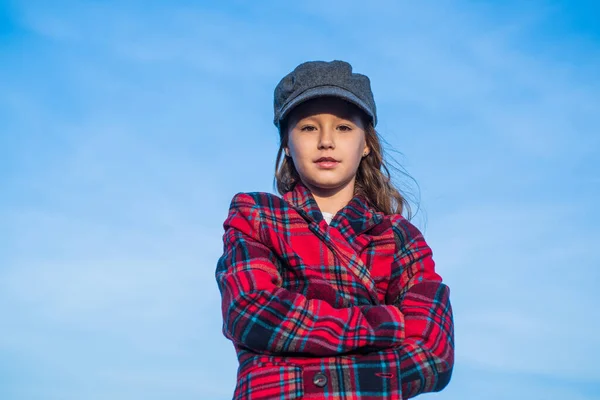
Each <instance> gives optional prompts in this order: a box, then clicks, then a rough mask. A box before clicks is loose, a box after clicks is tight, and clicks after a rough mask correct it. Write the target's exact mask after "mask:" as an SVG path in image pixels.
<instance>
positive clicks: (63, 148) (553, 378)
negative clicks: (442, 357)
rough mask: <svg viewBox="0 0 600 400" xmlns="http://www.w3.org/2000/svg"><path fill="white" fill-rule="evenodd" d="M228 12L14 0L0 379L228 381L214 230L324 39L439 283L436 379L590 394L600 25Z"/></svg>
mask: <svg viewBox="0 0 600 400" xmlns="http://www.w3.org/2000/svg"><path fill="white" fill-rule="evenodd" d="M228 7H229V6H228V5H224V4H223V5H220V6H207V5H203V6H198V5H190V4H189V3H188V4H183V3H179V2H175V3H173V4H171V5H169V7H164V6H160V5H158V4H145V5H143V6H142V5H140V4H134V3H128V4H127V5H124V4H117V3H111V2H108V3H106V2H104V3H92V2H79V3H75V2H64V3H61V4H60V5H57V4H54V5H53V6H52V7H50V6H49V5H47V4H45V3H42V2H37V3H31V2H28V3H27V4H24V3H23V4H14V5H13V8H12V10H11V12H12V15H13V22H14V23H13V25H14V26H15V27H16V28H15V31H14V32H11V35H12V36H9V37H10V38H11V40H12V43H14V45H13V46H11V45H10V43H11V42H8V44H9V45H8V46H4V48H5V49H6V52H3V55H2V56H0V57H2V59H3V60H6V61H8V62H6V63H5V67H6V68H3V71H2V72H1V73H0V76H1V77H2V78H5V79H3V81H6V87H5V90H3V91H2V93H0V104H1V105H2V107H0V118H1V119H2V121H3V124H5V126H6V127H7V128H8V132H9V134H8V135H5V134H0V144H2V149H1V150H0V151H2V153H3V157H1V159H0V166H1V167H2V169H1V171H0V182H1V183H2V185H3V196H2V198H0V218H1V219H2V221H3V222H4V223H3V224H2V226H1V227H0V238H1V239H2V241H3V243H5V244H4V245H3V246H2V247H0V249H1V250H2V251H1V252H0V311H2V313H3V315H4V316H5V318H6V320H7V321H8V323H7V324H6V326H7V327H6V328H4V329H3V330H2V333H0V354H2V357H0V396H2V397H3V398H10V399H13V398H14V399H20V398H28V399H35V398H40V399H41V398H44V399H48V398H73V399H79V398H86V399H94V398H98V399H100V398H115V399H118V398H123V399H132V398H143V399H152V398H157V399H158V398H173V397H176V398H178V399H186V398H199V397H200V398H203V399H212V398H214V399H225V398H230V397H231V393H232V392H231V390H232V388H233V385H234V383H235V369H236V360H235V356H234V352H233V349H232V346H231V344H230V343H229V342H227V341H226V340H225V339H224V338H223V337H222V335H221V316H220V303H219V293H218V290H217V287H216V283H215V281H214V276H213V273H214V268H215V263H216V260H217V258H218V256H219V255H220V251H221V246H222V244H221V234H222V227H221V224H222V222H223V220H224V218H225V215H226V212H227V206H228V204H229V201H230V199H231V196H232V195H233V194H234V193H236V192H239V191H256V190H264V191H270V190H271V189H272V187H271V182H272V175H271V174H272V170H273V163H274V161H275V151H276V148H277V134H276V132H275V129H274V127H273V126H272V123H271V112H272V111H271V104H272V103H271V101H272V97H271V96H272V90H273V87H274V85H275V84H276V83H277V81H278V79H280V78H281V76H283V74H285V73H287V72H288V71H289V70H290V69H291V68H293V67H294V66H295V65H296V64H297V63H299V62H301V61H305V60H307V59H334V58H340V59H347V60H349V61H351V62H352V63H353V65H354V66H355V69H356V70H357V71H359V72H365V73H367V74H368V75H369V76H370V77H371V80H372V84H373V88H374V91H375V95H376V99H377V104H378V108H379V115H380V121H381V123H380V125H379V128H380V129H381V133H382V134H383V135H384V136H385V138H386V139H387V141H388V142H390V143H391V144H392V145H393V146H394V147H395V148H397V149H399V150H401V151H402V152H403V153H404V156H403V158H402V161H403V162H404V163H405V164H406V166H407V169H408V171H409V172H410V173H411V174H412V175H413V176H415V178H416V179H417V181H418V182H419V185H420V187H421V190H422V193H421V194H422V200H423V204H422V205H423V208H424V210H425V213H424V214H421V215H420V216H418V217H417V218H416V222H417V223H418V224H419V225H420V226H421V227H422V228H423V230H424V232H425V236H426V238H427V240H428V242H429V243H430V244H431V245H432V247H433V250H434V255H435V257H436V262H437V265H438V270H439V271H440V273H441V274H442V276H443V277H444V279H445V280H446V281H447V282H448V283H449V285H450V287H451V290H452V299H453V305H454V309H455V317H456V332H457V338H456V339H457V365H456V372H455V375H454V378H453V382H452V384H451V385H450V386H449V387H448V389H446V390H445V391H444V392H442V393H440V394H434V395H430V396H431V397H432V398H435V397H438V398H448V399H450V398H456V399H469V398H481V397H489V398H490V399H492V400H493V399H505V398H523V399H526V398H531V399H538V398H539V399H559V398H561V399H562V398H569V399H575V400H580V399H581V400H591V399H594V398H598V393H599V392H600V389H599V386H600V375H598V372H597V368H595V365H594V357H593V355H594V354H600V341H599V340H598V339H597V336H598V333H600V326H599V325H598V323H597V321H595V320H594V319H593V317H592V316H593V315H595V314H594V312H595V310H594V305H595V304H596V303H598V301H599V300H600V298H599V297H598V293H597V291H595V287H594V284H595V282H598V280H599V278H600V277H599V276H598V272H597V268H596V266H597V264H598V262H599V261H600V260H599V259H598V256H597V255H596V254H595V253H594V248H595V244H596V243H598V240H599V239H600V234H599V232H598V229H597V225H598V223H600V216H599V215H598V211H597V207H596V205H597V199H598V195H599V189H598V185H594V183H595V182H597V176H598V174H599V173H600V170H599V166H598V163H597V161H596V160H597V159H598V158H599V157H600V154H598V152H599V149H600V143H599V142H598V140H599V139H598V135H596V130H597V128H596V127H597V126H598V123H599V122H600V121H599V117H598V116H599V115H600V96H598V93H599V90H598V89H599V88H600V87H599V86H600V78H599V77H598V76H597V74H595V72H594V71H596V70H597V67H599V66H600V47H598V43H597V42H595V41H593V40H590V39H589V38H588V39H585V40H583V39H581V38H580V37H578V36H577V32H576V31H570V32H560V34H557V33H556V32H553V31H552V32H551V31H549V28H547V21H548V20H549V19H555V18H557V17H560V13H558V14H557V8H556V7H558V6H557V5H556V4H555V5H554V6H551V5H549V4H546V3H545V2H536V3H535V5H529V6H527V8H519V7H521V5H519V6H516V5H515V6H514V7H516V8H511V7H512V6H511V7H505V8H502V9H500V8H499V7H500V6H489V5H488V6H482V5H475V4H466V3H463V2H444V3H443V4H437V5H436V6H435V7H433V6H428V5H419V6H415V5H414V4H409V3H406V2H404V3H402V2H401V3H397V2H391V1H386V2H383V1H382V2H371V3H369V4H368V5H366V4H360V5H359V3H357V2H326V3H323V2H313V1H310V2H303V3H299V4H294V5H291V4H282V3H277V2H267V3H263V4H261V5H252V6H247V5H244V4H241V3H239V4H236V5H235V7H234V8H228ZM232 7H233V6H232ZM359 21H360V23H359ZM564 29H566V28H564ZM565 55H568V57H565ZM4 189H6V190H4ZM423 218H426V220H427V224H426V226H425V224H424V223H423ZM2 376H4V377H8V378H2Z"/></svg>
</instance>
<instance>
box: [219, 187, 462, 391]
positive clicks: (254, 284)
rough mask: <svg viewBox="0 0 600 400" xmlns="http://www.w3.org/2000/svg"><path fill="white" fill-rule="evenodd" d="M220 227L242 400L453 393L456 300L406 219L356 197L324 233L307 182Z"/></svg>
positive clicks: (241, 206)
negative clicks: (452, 302)
mask: <svg viewBox="0 0 600 400" xmlns="http://www.w3.org/2000/svg"><path fill="white" fill-rule="evenodd" d="M223 226H224V229H225V233H224V235H223V243H224V248H223V255H222V256H221V257H220V258H219V260H218V262H217V268H216V274H215V276H216V280H217V283H218V286H219V290H220V292H221V298H222V312H223V333H224V335H225V336H226V337H227V338H228V339H230V340H231V341H232V342H233V344H234V346H235V349H236V352H237V356H238V360H239V368H238V379H237V382H238V383H237V385H236V388H235V393H234V398H235V399H245V400H246V399H295V398H302V399H329V400H375V399H399V400H401V399H408V398H411V397H414V396H416V395H418V394H421V393H425V392H433V391H439V390H441V389H443V388H444V387H445V386H446V385H447V384H448V382H449V381H450V377H451V375H452V369H453V365H454V325H453V316H452V308H451V305H450V300H449V288H448V287H447V286H446V285H445V284H444V283H442V278H441V277H440V276H439V275H438V274H437V273H436V272H435V264H434V261H433V258H432V251H431V249H430V248H429V246H428V245H427V243H426V242H425V240H424V239H423V236H422V235H421V233H420V232H419V230H418V229H417V228H416V227H415V226H414V225H412V224H411V223H410V222H409V221H408V220H406V219H405V218H404V217H402V216H401V215H398V214H393V215H384V214H383V213H381V212H378V211H376V210H375V209H374V208H372V207H371V206H370V205H369V203H368V201H367V200H366V199H365V198H364V197H363V196H361V195H356V196H354V198H353V199H352V200H351V201H350V202H349V203H348V204H347V205H346V206H345V207H344V208H342V209H341V210H340V211H339V212H338V213H337V214H336V215H335V216H334V218H333V220H332V221H331V223H330V224H329V225H328V224H327V222H326V221H325V220H324V219H323V217H322V215H321V211H320V210H319V207H318V205H317V203H316V201H315V199H314V197H313V196H312V194H311V192H310V191H309V190H308V188H307V187H306V186H304V185H303V184H302V182H299V183H297V184H296V185H295V187H294V188H293V190H292V191H290V192H288V193H286V194H285V195H284V196H283V198H280V197H278V196H275V195H273V194H270V193H263V192H253V193H238V194H236V195H235V196H234V197H233V199H232V201H231V205H230V209H229V214H228V216H227V219H226V220H225V222H224V224H223ZM317 376H318V377H319V378H318V379H317Z"/></svg>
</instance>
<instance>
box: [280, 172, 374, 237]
mask: <svg viewBox="0 0 600 400" xmlns="http://www.w3.org/2000/svg"><path fill="white" fill-rule="evenodd" d="M283 199H284V200H285V201H286V202H288V203H289V204H290V205H292V206H293V207H294V208H295V209H296V210H297V211H298V212H299V213H300V214H301V215H302V216H303V217H304V218H305V219H306V220H307V221H308V222H309V223H311V222H312V223H314V224H316V225H318V226H320V227H321V228H323V229H324V230H326V226H327V222H326V221H325V220H324V219H323V215H322V214H321V210H320V209H319V205H318V204H317V201H316V200H315V198H314V197H313V195H312V193H311V191H310V190H309V189H308V188H307V187H306V186H305V185H304V184H303V183H302V181H298V182H297V183H296V184H295V185H294V187H293V188H292V190H290V191H289V192H287V193H285V194H284V195H283ZM383 217H384V214H383V213H382V212H379V211H376V210H375V208H373V207H372V206H371V205H370V204H369V202H368V201H367V199H366V198H365V197H364V196H363V195H360V194H356V195H354V197H353V198H352V200H350V201H349V202H348V204H347V205H346V206H344V207H343V208H342V209H341V210H339V211H338V212H337V214H336V215H335V216H334V217H333V220H332V221H331V224H330V225H331V226H332V227H335V228H337V229H338V230H339V231H340V232H342V233H344V234H345V236H346V237H347V238H348V239H350V241H353V240H352V239H354V238H355V237H356V236H358V235H360V234H361V233H363V232H366V231H367V230H369V229H371V228H372V227H373V226H375V225H377V224H379V223H380V222H381V221H383Z"/></svg>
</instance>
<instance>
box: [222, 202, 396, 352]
mask: <svg viewBox="0 0 600 400" xmlns="http://www.w3.org/2000/svg"><path fill="white" fill-rule="evenodd" d="M252 203H253V200H252V198H251V197H250V196H248V195H245V194H238V195H236V196H235V197H234V199H233V200H232V205H231V208H230V211H229V216H228V218H227V220H226V221H225V223H224V227H225V234H224V236H223V242H224V252H223V255H222V256H221V257H220V259H219V261H218V263H217V270H216V278H217V282H218V285H219V289H220V291H221V296H222V312H223V333H224V334H225V336H226V337H227V338H229V339H231V340H232V341H233V342H234V343H236V344H238V345H241V346H244V347H245V348H247V349H250V350H252V351H255V352H257V353H276V354H283V353H295V354H297V355H301V354H306V355H315V356H331V355H338V354H344V353H351V352H362V351H371V350H376V349H385V348H390V347H393V346H397V345H399V344H400V342H401V341H402V339H403V338H404V317H403V315H402V313H401V312H400V309H399V308H398V307H395V306H393V305H377V306H354V307H348V308H335V307H333V306H332V305H331V304H330V303H329V302H326V301H323V300H317V299H309V298H307V297H306V296H304V295H302V294H299V293H295V292H291V291H288V290H286V289H283V288H282V279H281V275H280V273H279V271H278V269H277V258H276V257H275V255H274V254H273V252H272V251H271V250H270V249H269V248H268V247H267V246H266V245H264V244H263V243H262V242H261V234H260V229H259V226H260V224H261V220H260V214H259V212H258V210H257V209H256V208H255V207H253V206H252Z"/></svg>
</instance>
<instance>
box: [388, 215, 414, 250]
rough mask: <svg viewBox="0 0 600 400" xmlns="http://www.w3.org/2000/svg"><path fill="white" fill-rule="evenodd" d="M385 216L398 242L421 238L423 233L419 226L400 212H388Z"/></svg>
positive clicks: (405, 242) (404, 242)
mask: <svg viewBox="0 0 600 400" xmlns="http://www.w3.org/2000/svg"><path fill="white" fill-rule="evenodd" d="M385 218H388V219H389V221H390V224H391V226H392V230H393V231H394V236H395V238H396V240H397V241H399V242H400V243H403V244H407V243H409V242H413V241H415V240H423V234H422V233H421V231H420V230H419V228H417V227H416V226H415V225H413V224H412V223H411V222H410V221H409V220H408V219H406V218H405V217H404V216H402V215H401V214H390V215H386V216H385Z"/></svg>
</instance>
